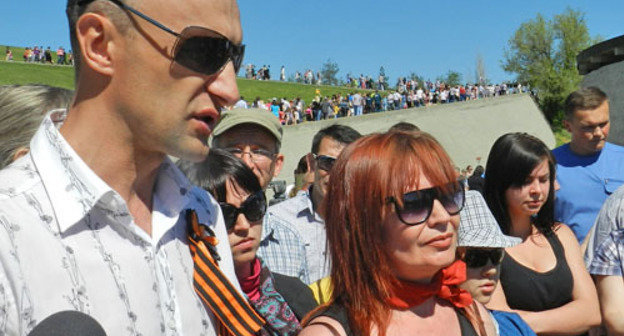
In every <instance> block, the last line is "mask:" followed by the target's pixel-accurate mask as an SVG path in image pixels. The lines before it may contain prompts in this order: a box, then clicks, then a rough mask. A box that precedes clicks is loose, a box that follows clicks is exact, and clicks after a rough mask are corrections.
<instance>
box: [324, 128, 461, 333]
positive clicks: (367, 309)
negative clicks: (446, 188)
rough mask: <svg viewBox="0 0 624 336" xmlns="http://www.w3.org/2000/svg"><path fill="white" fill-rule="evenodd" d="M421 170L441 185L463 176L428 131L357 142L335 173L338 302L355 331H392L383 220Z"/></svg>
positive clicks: (331, 193) (328, 205)
mask: <svg viewBox="0 0 624 336" xmlns="http://www.w3.org/2000/svg"><path fill="white" fill-rule="evenodd" d="M421 173H422V174H423V175H424V176H426V177H427V179H428V180H429V181H430V182H431V183H432V184H433V185H436V186H441V185H445V184H448V183H449V182H452V181H455V180H456V178H457V176H456V173H455V170H454V169H453V165H452V164H451V160H450V158H449V156H448V154H447V153H446V152H445V151H444V149H443V148H442V146H441V145H440V144H439V143H438V142H437V141H436V140H435V138H433V137H432V136H431V135H429V134H428V133H425V132H409V133H407V132H389V133H382V134H372V135H369V136H365V137H363V138H360V139H359V140H357V141H355V142H354V143H352V144H351V145H349V146H348V147H347V148H345V149H344V150H343V152H342V153H341V154H340V156H339V157H338V160H337V161H336V164H335V165H334V168H333V169H332V172H331V177H330V181H329V187H328V191H327V196H326V197H325V200H324V204H323V210H324V215H325V226H326V230H327V240H328V244H329V251H330V253H331V260H332V266H331V283H332V287H333V292H332V300H331V302H335V303H337V304H340V305H341V306H343V307H344V308H345V309H346V311H347V314H348V316H349V321H350V323H351V328H352V329H353V330H354V331H356V333H358V334H361V335H369V334H370V331H371V328H372V327H373V326H375V327H376V329H377V330H378V331H379V335H381V336H384V335H385V331H386V329H387V326H388V323H389V317H390V311H391V307H390V306H389V305H388V304H387V303H386V299H387V298H388V297H389V296H390V295H391V288H392V287H393V286H395V285H396V284H397V281H398V280H397V279H396V277H395V276H394V275H393V272H392V269H391V268H390V265H391V264H392V263H391V262H390V260H389V257H388V254H387V253H386V252H385V251H386V249H385V247H384V246H385V243H386V242H385V241H384V234H383V232H384V231H383V227H382V222H383V220H384V218H385V216H386V214H387V213H388V212H389V211H391V209H392V207H391V206H389V204H388V201H387V200H388V198H389V197H394V198H395V199H397V200H401V199H402V195H403V194H404V193H405V192H407V191H410V190H409V188H414V187H417V186H418V185H419V177H420V176H421Z"/></svg>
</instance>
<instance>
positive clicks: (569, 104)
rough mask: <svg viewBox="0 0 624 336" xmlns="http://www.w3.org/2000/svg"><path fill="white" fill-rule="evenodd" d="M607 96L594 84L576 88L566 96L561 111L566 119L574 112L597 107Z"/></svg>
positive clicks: (570, 117) (569, 118)
mask: <svg viewBox="0 0 624 336" xmlns="http://www.w3.org/2000/svg"><path fill="white" fill-rule="evenodd" d="M608 99H609V98H608V97H607V94H606V93H604V92H603V91H602V90H600V89H599V88H597V87H595V86H589V87H586V88H582V89H578V90H576V91H574V92H572V93H570V95H569V96H568V98H566V100H565V103H564V107H563V111H564V113H565V118H566V120H571V119H572V117H573V116H574V112H576V111H583V110H594V109H597V108H598V107H599V106H600V105H602V103H604V102H605V101H607V100H608Z"/></svg>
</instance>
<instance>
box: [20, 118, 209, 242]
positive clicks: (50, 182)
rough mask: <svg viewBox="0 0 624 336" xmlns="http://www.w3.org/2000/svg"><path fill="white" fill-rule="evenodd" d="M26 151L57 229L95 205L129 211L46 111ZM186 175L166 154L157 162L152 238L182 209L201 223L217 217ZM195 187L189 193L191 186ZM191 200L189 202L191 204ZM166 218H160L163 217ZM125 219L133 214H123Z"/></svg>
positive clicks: (171, 221)
mask: <svg viewBox="0 0 624 336" xmlns="http://www.w3.org/2000/svg"><path fill="white" fill-rule="evenodd" d="M30 147H31V150H30V155H31V157H32V160H33V162H34V163H35V166H36V167H37V170H38V171H39V174H40V176H41V180H42V183H43V185H44V188H45V189H46V192H47V194H48V197H49V199H50V202H51V203H52V207H53V209H54V212H55V215H56V217H57V219H58V225H59V229H60V230H61V232H63V231H65V230H67V229H68V228H70V227H71V226H72V225H74V224H76V223H78V222H79V221H80V220H81V219H83V218H84V217H85V215H87V214H88V213H89V212H90V211H91V210H92V208H93V207H95V206H98V207H102V208H106V209H110V210H113V211H115V212H117V213H126V214H129V210H128V208H127V205H126V203H125V201H124V200H123V198H122V197H121V196H120V195H119V194H118V193H117V192H116V191H115V190H113V189H112V188H111V187H110V186H109V185H108V184H106V182H104V181H103V180H102V179H101V178H100V177H99V176H97V175H96V174H95V173H94V172H93V170H91V168H90V167H89V166H88V165H87V164H86V163H85V162H84V161H83V160H82V159H81V158H80V156H78V154H77V153H76V152H75V151H74V150H73V148H72V147H71V146H70V145H69V144H68V143H67V141H66V140H65V138H63V136H62V135H61V134H60V133H59V131H58V130H57V129H56V127H55V126H54V123H53V122H52V120H51V119H50V114H48V115H47V116H46V117H45V118H44V120H43V122H42V124H41V126H40V127H39V129H38V130H37V132H36V133H35V136H34V137H33V139H32V140H31V143H30ZM195 189H196V187H193V186H192V185H191V183H190V182H189V180H188V179H187V178H186V176H184V174H183V173H182V172H181V171H180V170H179V169H178V168H177V167H176V166H175V164H173V162H172V161H171V160H170V159H169V158H166V159H165V160H164V162H163V164H162V165H161V167H160V170H159V173H158V176H157V178H156V183H155V187H154V194H153V204H152V207H153V210H152V216H153V218H152V223H158V225H153V228H152V231H153V232H152V241H158V240H159V239H160V238H161V237H162V236H163V235H164V233H165V232H166V231H167V230H169V229H170V228H171V227H172V226H174V225H175V223H176V222H177V221H178V219H179V216H180V214H181V213H182V210H183V209H185V208H193V209H195V210H196V211H197V215H198V217H199V220H200V222H202V223H213V222H216V220H215V218H214V215H215V214H214V213H212V211H210V210H211V209H212V208H213V207H212V206H211V204H210V203H211V202H210V196H207V197H208V199H206V198H204V197H199V196H197V197H194V198H192V199H191V195H192V194H195V195H197V194H198V192H197V190H195ZM192 190H193V191H194V192H191V191H192ZM189 203H191V204H189ZM163 217H164V218H163ZM127 218H128V222H126V224H129V220H130V218H131V216H127Z"/></svg>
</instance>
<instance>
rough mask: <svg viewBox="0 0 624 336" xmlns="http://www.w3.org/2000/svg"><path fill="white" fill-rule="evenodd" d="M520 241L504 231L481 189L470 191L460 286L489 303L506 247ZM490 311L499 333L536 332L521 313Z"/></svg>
mask: <svg viewBox="0 0 624 336" xmlns="http://www.w3.org/2000/svg"><path fill="white" fill-rule="evenodd" d="M520 242H521V240H520V239H518V238H515V237H510V236H506V235H504V234H503V233H502V232H501V230H500V228H499V227H498V223H496V219H494V215H492V212H490V209H489V208H488V207H487V204H486V203H485V199H483V196H481V194H480V193H479V192H477V191H474V190H469V191H466V201H465V204H464V208H463V209H462V211H461V213H460V224H459V230H458V243H457V245H458V254H459V256H460V258H461V259H462V260H463V261H464V262H465V263H466V281H465V282H464V283H463V284H461V285H460V287H461V288H463V289H465V290H467V291H469V292H470V294H471V295H472V298H473V299H474V300H475V301H477V302H480V303H482V304H484V305H485V304H487V303H489V302H490V299H492V294H493V293H494V289H495V288H496V286H497V285H498V279H499V277H500V270H501V267H500V263H501V261H502V259H503V257H504V255H505V248H507V247H512V246H515V245H518V244H519V243H520ZM490 313H491V314H492V317H494V320H495V321H496V323H497V329H498V330H497V331H498V335H505V336H535V332H534V331H533V330H532V329H531V327H529V326H528V325H527V324H526V322H524V320H522V318H521V317H520V315H518V314H516V313H513V312H505V311H496V310H492V311H490Z"/></svg>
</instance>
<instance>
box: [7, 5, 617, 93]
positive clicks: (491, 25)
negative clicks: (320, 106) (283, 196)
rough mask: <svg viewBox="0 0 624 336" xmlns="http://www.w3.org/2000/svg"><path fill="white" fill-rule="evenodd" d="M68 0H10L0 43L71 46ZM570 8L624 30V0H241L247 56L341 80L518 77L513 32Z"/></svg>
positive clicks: (593, 24) (592, 26)
mask: <svg viewBox="0 0 624 336" xmlns="http://www.w3.org/2000/svg"><path fill="white" fill-rule="evenodd" d="M172 1H173V2H175V1H176V0H172ZM65 3H66V2H65V0H22V1H9V0H7V1H5V2H4V4H3V5H2V9H3V10H2V11H0V44H2V45H5V44H8V45H18V46H28V45H35V44H36V45H44V46H48V45H49V46H51V47H52V48H56V47H58V46H60V45H62V46H65V47H69V37H68V35H69V33H68V30H67V22H66V18H65V10H64V7H65ZM567 6H570V7H571V8H573V9H578V10H581V11H583V12H584V13H585V19H586V22H587V24H588V26H589V30H590V34H591V35H592V36H594V35H600V36H602V37H603V38H605V39H608V38H612V37H615V36H619V35H622V34H624V20H623V19H622V13H624V1H622V0H609V1H606V0H605V1H600V0H597V1H590V0H583V1H581V0H573V1H571V0H568V1H563V0H524V1H485V0H471V1H453V0H448V1H420V0H408V1H405V0H403V1H396V0H384V1H381V0H357V1H356V0H338V1H335V0H334V1H329V0H316V1H298V0H241V1H239V7H240V9H241V19H242V25H243V31H244V35H245V37H244V40H245V43H246V44H247V49H246V50H247V54H246V57H245V63H246V64H247V63H249V62H251V63H254V64H256V65H262V64H268V65H271V70H272V74H273V75H275V74H277V72H278V70H279V68H280V66H281V65H284V66H286V70H287V73H291V72H294V71H295V70H301V71H303V70H305V69H307V68H311V69H313V70H317V69H320V68H321V65H322V64H323V63H324V62H325V61H326V60H327V59H331V60H333V61H334V62H336V63H337V64H338V66H339V67H340V76H341V77H343V78H344V75H346V73H347V72H350V73H352V74H353V75H359V74H360V73H362V74H365V75H373V76H375V77H376V76H377V74H378V72H379V67H380V66H382V65H383V66H384V68H385V69H386V73H387V75H388V76H389V77H390V79H391V80H392V81H393V82H394V81H395V80H396V78H397V77H398V76H403V75H408V74H410V73H411V72H415V73H417V74H420V75H421V76H423V77H424V78H431V79H435V78H436V77H437V76H438V75H441V74H445V73H446V72H448V70H455V71H458V72H459V73H461V74H462V75H463V78H464V80H469V81H472V80H474V73H475V64H476V56H477V55H478V54H481V55H482V56H483V59H484V62H485V66H486V73H487V75H488V77H489V78H490V79H492V80H493V81H495V82H500V81H503V80H507V79H512V78H513V75H512V74H508V73H505V72H504V71H503V70H502V69H501V65H500V64H501V60H502V58H503V51H504V48H505V46H506V45H507V41H508V40H509V38H510V37H511V36H512V34H513V32H514V31H515V30H516V29H517V28H518V27H519V26H520V24H521V23H522V22H524V21H526V20H529V19H532V18H534V17H535V16H536V14H537V13H541V14H542V15H544V16H546V17H552V16H553V15H555V14H558V13H561V12H563V11H564V10H565V8H566V7H567ZM148 15H149V13H148ZM156 19H158V18H156Z"/></svg>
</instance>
